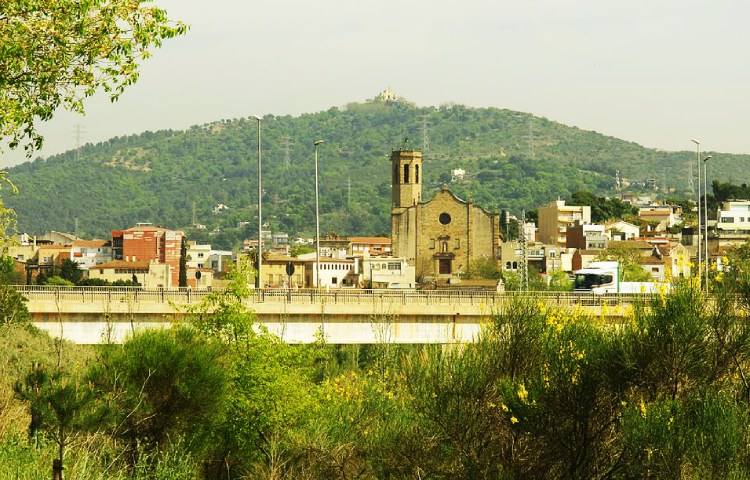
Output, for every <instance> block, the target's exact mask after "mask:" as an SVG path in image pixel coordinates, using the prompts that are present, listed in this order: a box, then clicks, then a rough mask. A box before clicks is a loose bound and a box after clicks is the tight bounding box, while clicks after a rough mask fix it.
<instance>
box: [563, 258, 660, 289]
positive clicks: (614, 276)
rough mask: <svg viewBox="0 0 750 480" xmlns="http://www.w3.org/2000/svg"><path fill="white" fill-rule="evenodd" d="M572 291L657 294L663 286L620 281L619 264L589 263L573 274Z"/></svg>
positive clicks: (653, 283)
mask: <svg viewBox="0 0 750 480" xmlns="http://www.w3.org/2000/svg"><path fill="white" fill-rule="evenodd" d="M573 273H574V274H575V279H574V283H573V289H574V290H575V291H576V292H580V293H594V294H596V295H601V294H605V293H657V292H659V291H660V288H662V287H665V286H666V285H664V284H659V283H656V282H622V281H620V262H591V263H589V264H588V266H587V267H586V268H582V269H581V270H577V271H575V272H573Z"/></svg>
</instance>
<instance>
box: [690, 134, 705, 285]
mask: <svg viewBox="0 0 750 480" xmlns="http://www.w3.org/2000/svg"><path fill="white" fill-rule="evenodd" d="M690 141H691V142H693V143H694V144H695V159H696V162H697V164H698V288H699V289H703V270H702V269H703V261H702V257H703V248H702V245H701V235H702V232H701V218H702V217H701V142H699V141H698V140H696V139H694V138H693V139H691V140H690Z"/></svg>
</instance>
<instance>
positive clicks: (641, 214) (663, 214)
mask: <svg viewBox="0 0 750 480" xmlns="http://www.w3.org/2000/svg"><path fill="white" fill-rule="evenodd" d="M671 214H672V211H671V210H669V211H668V212H659V211H654V210H647V211H645V212H638V216H639V217H669V216H670V215H671Z"/></svg>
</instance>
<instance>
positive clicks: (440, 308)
mask: <svg viewBox="0 0 750 480" xmlns="http://www.w3.org/2000/svg"><path fill="white" fill-rule="evenodd" d="M17 289H18V291H19V293H21V294H22V295H24V296H25V297H27V298H28V299H29V302H28V307H29V311H30V313H31V315H32V319H33V323H34V324H35V325H36V326H37V327H39V328H40V329H42V330H45V331H47V332H49V333H50V334H51V335H52V336H55V337H60V338H65V339H67V340H70V341H73V342H76V343H81V344H96V343H119V342H122V341H123V340H124V339H125V338H126V337H127V336H128V335H130V334H131V333H132V332H135V331H137V330H140V329H144V328H154V327H167V326H170V325H172V324H176V323H180V322H182V321H185V317H186V314H187V312H188V311H189V309H190V308H194V307H196V306H197V305H199V304H200V302H201V301H203V300H204V299H205V298H206V296H207V295H209V294H210V293H211V292H209V291H205V290H189V289H188V290H186V289H174V290H165V289H152V290H151V289H141V288H130V287H55V286H19V287H17ZM520 296H530V297H533V299H534V300H535V301H537V302H542V303H544V304H545V305H546V306H548V307H571V308H572V307H574V306H578V307H580V308H581V309H583V310H584V311H585V312H586V313H589V314H590V315H593V316H596V317H607V318H608V319H611V320H614V319H616V318H617V317H620V316H622V315H623V314H624V313H625V312H626V311H627V308H628V306H629V304H630V303H632V301H633V299H634V297H633V296H618V295H606V296H604V295H599V296H593V295H581V294H573V293H564V292H560V293H555V292H542V293H533V294H518V293H506V294H503V293H494V292H483V291H469V290H432V291H414V290H349V289H342V290H332V291H328V292H326V291H317V290H283V289H265V290H259V291H253V292H252V294H251V296H250V298H249V299H248V301H247V306H248V308H250V309H251V310H253V311H254V312H255V313H256V315H257V319H258V324H260V325H263V326H265V327H266V328H267V329H268V330H269V331H270V332H271V333H274V334H276V335H278V336H279V337H280V338H281V339H282V340H284V341H286V342H290V343H311V342H314V341H316V340H317V339H319V338H320V337H321V336H322V337H323V338H324V339H325V340H326V341H327V342H328V343H334V344H366V343H371V344H372V343H456V342H469V341H472V340H473V339H476V338H477V336H478V335H479V333H480V331H481V327H482V325H483V324H486V323H487V322H489V321H490V320H491V319H492V316H493V315H495V314H497V313H500V312H502V311H504V309H506V308H508V305H510V303H511V302H512V301H513V299H514V298H517V297H520Z"/></svg>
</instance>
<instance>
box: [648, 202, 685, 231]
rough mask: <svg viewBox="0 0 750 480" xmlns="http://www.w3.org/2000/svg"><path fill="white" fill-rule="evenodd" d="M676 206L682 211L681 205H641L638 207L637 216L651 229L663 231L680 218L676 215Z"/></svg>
mask: <svg viewBox="0 0 750 480" xmlns="http://www.w3.org/2000/svg"><path fill="white" fill-rule="evenodd" d="M676 208H680V210H679V211H680V212H681V211H682V210H681V207H673V206H672V205H650V206H648V207H641V208H639V209H638V217H639V218H640V219H641V220H643V221H644V222H646V223H647V224H648V225H649V226H650V227H651V228H652V231H656V232H664V231H666V230H667V229H669V228H672V227H673V226H675V225H676V224H677V223H678V221H679V219H680V218H681V216H680V215H677V210H676Z"/></svg>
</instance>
